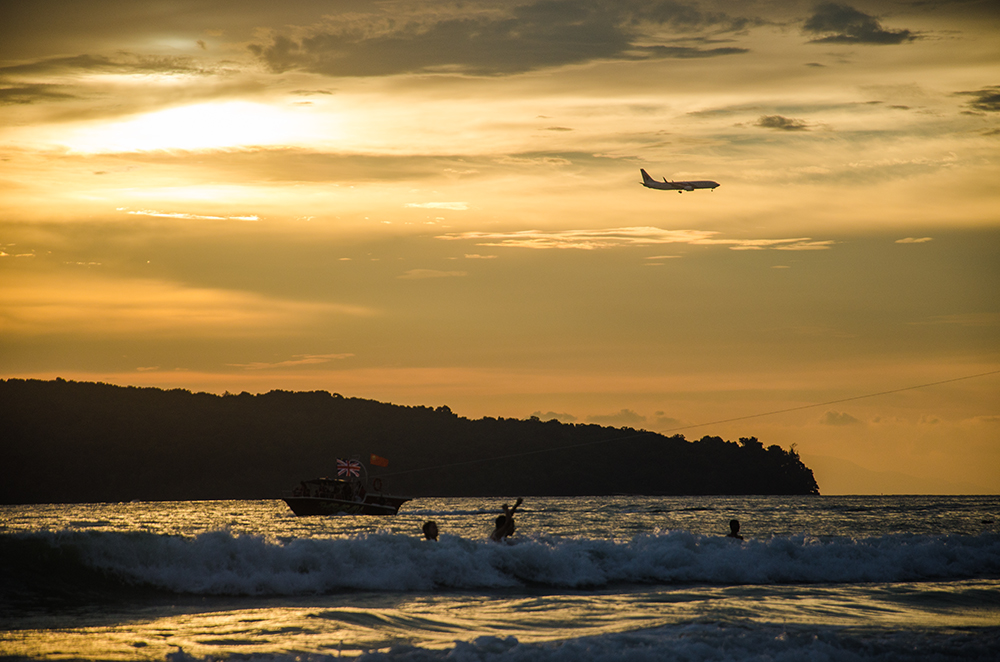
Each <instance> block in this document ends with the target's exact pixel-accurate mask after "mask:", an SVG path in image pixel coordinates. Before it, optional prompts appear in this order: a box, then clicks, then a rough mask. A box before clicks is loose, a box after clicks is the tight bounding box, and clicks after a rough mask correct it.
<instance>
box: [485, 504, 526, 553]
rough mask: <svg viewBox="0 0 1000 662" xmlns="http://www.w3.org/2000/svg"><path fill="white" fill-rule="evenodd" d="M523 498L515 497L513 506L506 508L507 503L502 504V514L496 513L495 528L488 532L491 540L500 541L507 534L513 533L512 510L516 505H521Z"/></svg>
mask: <svg viewBox="0 0 1000 662" xmlns="http://www.w3.org/2000/svg"><path fill="white" fill-rule="evenodd" d="M523 501H524V499H522V498H521V497H517V502H516V503H515V504H514V507H513V508H510V509H508V508H507V504H504V505H503V515H497V519H496V529H494V530H493V533H491V534H490V540H492V541H493V542H500V541H502V540H505V539H506V538H507V536H509V535H512V534H513V533H514V511H516V510H517V507H518V506H520V505H521V502H523Z"/></svg>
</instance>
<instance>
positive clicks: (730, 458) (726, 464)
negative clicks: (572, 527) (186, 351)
mask: <svg viewBox="0 0 1000 662" xmlns="http://www.w3.org/2000/svg"><path fill="white" fill-rule="evenodd" d="M0 421H2V423H0V425H2V429H3V438H4V442H3V444H2V445H0V503H6V504H14V503H89V502H107V501H131V500H144V501H145V500H199V499H267V498H278V497H280V496H281V495H282V494H283V493H284V492H285V491H286V490H289V489H291V487H293V486H294V485H297V484H298V483H299V481H301V480H304V479H309V478H315V477H318V476H323V475H329V476H333V475H334V474H335V473H336V460H337V459H349V458H351V457H358V458H359V459H361V460H362V461H363V462H364V463H365V464H366V465H367V464H368V460H369V456H370V455H371V454H375V455H378V456H380V457H383V458H386V459H388V461H389V464H388V466H387V467H384V468H383V467H378V466H370V467H369V468H368V472H369V478H371V479H374V478H376V477H377V478H381V482H382V484H383V489H384V490H385V491H386V492H390V493H393V494H400V495H407V496H506V495H514V494H521V495H526V496H527V495H536V496H582V495H595V496H603V495H612V494H641V495H702V494H704V495H708V494H724V495H740V494H818V493H819V488H818V486H817V484H816V481H815V479H814V477H813V474H812V471H811V470H810V469H809V468H808V467H806V466H805V465H804V464H803V463H802V461H801V459H800V458H799V456H798V454H797V453H796V452H795V450H794V447H793V448H792V449H790V450H787V451H786V450H783V449H782V448H780V447H779V446H776V445H772V446H768V447H766V448H765V447H764V445H763V444H762V443H761V442H760V441H758V440H757V439H756V438H754V437H748V438H741V439H740V440H739V441H738V442H731V441H725V440H723V439H721V438H719V437H711V436H706V437H703V438H701V439H700V440H698V441H688V440H686V439H685V438H684V437H683V436H682V435H674V436H670V437H668V436H664V435H661V434H657V433H654V432H647V431H644V430H634V429H631V428H627V427H626V428H612V427H605V426H600V425H592V424H565V423H560V422H559V421H556V420H551V421H542V420H539V419H538V418H535V417H532V418H530V419H527V420H522V419H513V418H490V417H485V418H481V419H478V420H470V419H467V418H463V417H460V416H457V415H456V414H454V413H453V412H452V411H451V410H450V409H449V408H448V407H446V406H442V407H437V408H431V407H423V406H417V407H410V406H401V405H393V404H387V403H382V402H377V401H374V400H365V399H361V398H349V397H343V396H341V395H339V394H336V393H332V394H331V393H328V392H325V391H312V392H289V391H271V392H269V393H263V394H259V395H252V394H250V393H241V394H239V395H233V394H228V393H227V394H225V395H221V396H220V395H214V394H210V393H192V392H190V391H186V390H182V389H174V390H162V389H158V388H138V387H132V386H128V387H123V386H115V385H110V384H102V383H91V382H73V381H65V380H62V379H57V380H54V381H39V380H21V379H8V380H0Z"/></svg>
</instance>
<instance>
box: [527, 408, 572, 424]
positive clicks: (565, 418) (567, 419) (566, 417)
mask: <svg viewBox="0 0 1000 662" xmlns="http://www.w3.org/2000/svg"><path fill="white" fill-rule="evenodd" d="M531 416H532V417H533V418H537V419H539V420H542V421H551V420H556V421H559V422H560V423H575V422H576V420H577V418H576V416H574V415H573V414H559V413H557V412H554V411H549V412H545V413H544V414H543V413H542V412H541V411H536V412H535V413H534V414H532V415H531Z"/></svg>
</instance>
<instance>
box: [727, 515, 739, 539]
mask: <svg viewBox="0 0 1000 662" xmlns="http://www.w3.org/2000/svg"><path fill="white" fill-rule="evenodd" d="M729 532H730V533H732V534H733V535H736V534H737V533H739V532H740V521H739V520H738V519H731V520H729Z"/></svg>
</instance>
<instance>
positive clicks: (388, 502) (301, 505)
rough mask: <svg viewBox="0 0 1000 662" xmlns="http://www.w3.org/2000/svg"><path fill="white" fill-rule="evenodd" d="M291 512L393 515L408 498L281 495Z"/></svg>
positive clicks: (304, 513)
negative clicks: (347, 498) (349, 499)
mask: <svg viewBox="0 0 1000 662" xmlns="http://www.w3.org/2000/svg"><path fill="white" fill-rule="evenodd" d="M283 500H284V502H285V503H287V504H288V507H289V508H291V509H292V512H293V513H295V514H296V515H298V516H299V517H309V516H315V515H395V514H396V513H398V512H399V507H400V506H402V505H403V504H404V503H406V502H407V501H409V500H410V499H408V498H405V497H391V496H385V495H379V496H375V497H368V498H366V499H365V500H364V501H347V500H344V499H331V498H326V497H313V496H289V497H283Z"/></svg>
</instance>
